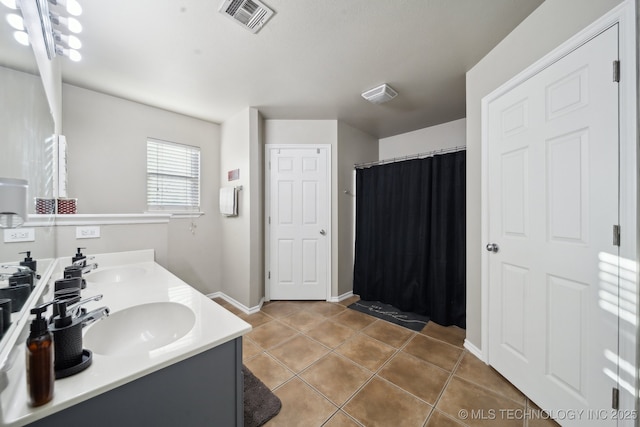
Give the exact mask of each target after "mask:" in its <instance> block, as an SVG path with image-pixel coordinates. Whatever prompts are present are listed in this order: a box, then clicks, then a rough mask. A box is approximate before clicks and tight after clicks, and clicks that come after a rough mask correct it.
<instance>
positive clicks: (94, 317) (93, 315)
mask: <svg viewBox="0 0 640 427" xmlns="http://www.w3.org/2000/svg"><path fill="white" fill-rule="evenodd" d="M107 316H109V307H100V308H97V309H95V310H92V311H90V312H88V313H85V314H83V315H82V327H85V326H87V325H90V324H92V323H93V322H97V321H98V320H100V319H102V318H104V317H107Z"/></svg>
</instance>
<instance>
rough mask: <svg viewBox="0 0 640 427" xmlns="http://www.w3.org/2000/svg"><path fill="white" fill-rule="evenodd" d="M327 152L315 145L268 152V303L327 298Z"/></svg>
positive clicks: (271, 149)
mask: <svg viewBox="0 0 640 427" xmlns="http://www.w3.org/2000/svg"><path fill="white" fill-rule="evenodd" d="M328 152H329V150H328V148H327V147H321V148H318V147H315V146H309V148H306V147H305V148H269V174H270V175H269V176H270V180H269V182H270V184H269V185H270V190H269V206H270V208H269V209H270V212H269V213H268V215H269V217H270V219H269V221H270V223H269V224H268V226H269V252H270V263H269V264H270V265H269V271H270V279H269V280H268V283H269V297H270V299H275V300H326V299H327V295H328V286H329V268H328V262H329V255H328V253H329V247H330V246H329V245H330V236H329V233H330V218H331V217H330V215H331V211H330V206H331V203H330V198H329V195H330V194H329V191H328V188H329V181H328V180H329V179H330V174H329V163H328V158H329V156H328V154H329V153H328Z"/></svg>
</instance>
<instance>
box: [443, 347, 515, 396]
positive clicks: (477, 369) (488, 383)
mask: <svg viewBox="0 0 640 427" xmlns="http://www.w3.org/2000/svg"><path fill="white" fill-rule="evenodd" d="M454 375H456V376H458V377H460V378H463V379H465V380H467V381H470V382H472V383H475V384H477V385H480V386H482V387H485V388H488V389H490V390H491V391H493V392H495V393H498V394H501V395H503V396H504V397H508V398H509V399H512V400H515V401H516V402H518V403H520V404H522V405H524V404H525V400H526V398H525V396H524V395H523V394H522V393H521V392H520V390H518V389H517V388H515V387H514V386H513V385H512V384H511V383H510V382H509V381H507V380H506V379H505V378H504V377H503V376H502V375H500V374H499V373H498V372H497V371H496V370H495V369H493V368H492V367H491V366H489V365H487V364H485V363H484V362H483V361H481V360H480V359H478V358H477V357H475V356H474V355H473V354H471V353H468V352H465V354H464V356H462V361H461V362H460V365H458V367H457V368H456V371H455V372H454Z"/></svg>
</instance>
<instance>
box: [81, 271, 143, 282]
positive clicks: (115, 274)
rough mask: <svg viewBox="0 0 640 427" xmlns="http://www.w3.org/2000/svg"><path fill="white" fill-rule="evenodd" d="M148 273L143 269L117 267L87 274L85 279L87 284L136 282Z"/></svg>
mask: <svg viewBox="0 0 640 427" xmlns="http://www.w3.org/2000/svg"><path fill="white" fill-rule="evenodd" d="M146 273H147V270H145V269H144V268H142V267H115V268H105V269H97V270H94V271H92V272H91V273H88V274H85V275H84V278H85V279H86V281H87V282H94V283H119V282H128V281H130V280H135V279H137V278H139V277H141V276H143V275H145V274H146Z"/></svg>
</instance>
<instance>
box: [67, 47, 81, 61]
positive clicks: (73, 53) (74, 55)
mask: <svg viewBox="0 0 640 427" xmlns="http://www.w3.org/2000/svg"><path fill="white" fill-rule="evenodd" d="M69 59H70V60H72V61H74V62H78V61H80V60H82V55H80V52H78V51H77V50H75V49H69Z"/></svg>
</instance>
